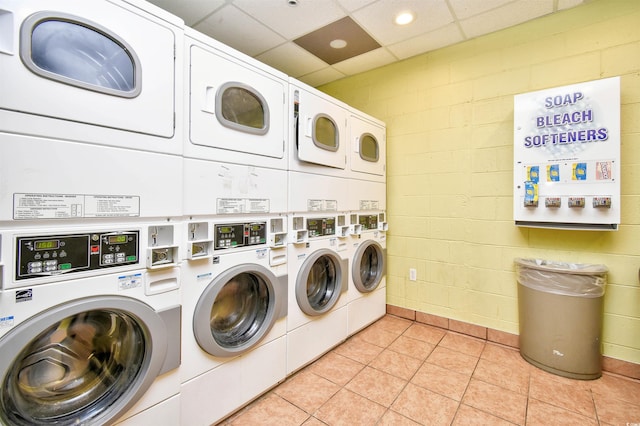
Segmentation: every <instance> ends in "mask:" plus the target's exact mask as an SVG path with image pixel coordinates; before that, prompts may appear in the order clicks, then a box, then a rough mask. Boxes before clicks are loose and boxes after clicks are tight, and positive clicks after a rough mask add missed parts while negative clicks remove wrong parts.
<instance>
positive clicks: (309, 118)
mask: <svg viewBox="0 0 640 426" xmlns="http://www.w3.org/2000/svg"><path fill="white" fill-rule="evenodd" d="M293 96H294V99H295V102H296V104H295V105H294V120H295V121H296V123H295V125H296V129H295V140H294V141H292V143H295V144H296V146H297V150H298V159H299V160H300V161H306V162H308V163H315V164H319V165H322V166H327V167H333V168H336V169H344V168H345V167H346V163H347V158H346V154H347V147H346V145H347V135H346V123H347V111H346V110H345V109H344V108H342V107H341V106H339V105H337V104H334V103H332V102H329V101H328V100H326V99H324V98H322V97H320V96H318V95H316V94H314V93H310V92H308V91H306V90H301V89H298V88H295V89H294V95H293ZM296 110H297V111H296Z"/></svg>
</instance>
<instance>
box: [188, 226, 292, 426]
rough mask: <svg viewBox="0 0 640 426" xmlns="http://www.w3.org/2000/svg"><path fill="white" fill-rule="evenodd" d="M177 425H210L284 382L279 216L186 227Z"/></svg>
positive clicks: (284, 303)
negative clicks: (179, 417)
mask: <svg viewBox="0 0 640 426" xmlns="http://www.w3.org/2000/svg"><path fill="white" fill-rule="evenodd" d="M185 231H186V233H187V247H188V248H187V259H186V260H185V263H184V264H183V266H182V267H183V274H182V275H183V277H184V285H183V287H182V304H183V320H182V333H183V351H182V365H181V367H180V376H181V382H182V385H181V424H185V425H209V424H213V423H215V422H217V421H219V420H221V419H223V418H224V417H226V416H228V415H229V414H231V413H232V412H234V411H235V410H237V409H239V408H240V407H242V406H243V405H245V404H247V403H248V402H249V401H251V400H253V399H254V398H256V397H257V396H259V395H260V394H262V393H263V392H265V391H266V390H268V389H269V388H271V387H273V386H275V385H276V384H278V383H279V382H281V381H282V380H284V378H285V376H286V339H285V335H286V319H285V317H286V314H287V308H288V305H287V287H288V281H287V280H288V277H287V273H288V271H287V248H286V237H287V235H286V216H285V215H282V216H278V215H270V216H250V215H242V216H235V217H232V216H226V217H223V218H221V217H213V218H210V219H208V220H204V219H203V218H199V219H198V220H197V221H192V222H188V223H187V224H186V227H185Z"/></svg>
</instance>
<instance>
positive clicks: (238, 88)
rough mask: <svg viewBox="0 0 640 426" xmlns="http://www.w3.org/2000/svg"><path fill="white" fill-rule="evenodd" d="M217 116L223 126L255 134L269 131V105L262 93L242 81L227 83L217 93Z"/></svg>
mask: <svg viewBox="0 0 640 426" xmlns="http://www.w3.org/2000/svg"><path fill="white" fill-rule="evenodd" d="M216 117H217V118H218V121H220V123H221V124H222V125H223V126H226V127H229V128H231V129H235V130H240V131H242V132H246V133H251V134H255V135H264V134H266V133H267V132H268V131H269V107H268V106H267V101H265V99H264V98H263V97H262V95H261V94H260V93H258V92H257V91H255V90H254V89H252V88H251V87H249V86H247V85H245V84H242V83H227V84H225V85H223V86H222V87H221V88H220V89H219V90H218V94H217V100H216Z"/></svg>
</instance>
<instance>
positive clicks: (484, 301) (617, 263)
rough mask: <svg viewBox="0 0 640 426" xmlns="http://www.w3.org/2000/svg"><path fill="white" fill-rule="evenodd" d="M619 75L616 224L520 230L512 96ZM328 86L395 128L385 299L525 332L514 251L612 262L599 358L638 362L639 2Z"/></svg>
mask: <svg viewBox="0 0 640 426" xmlns="http://www.w3.org/2000/svg"><path fill="white" fill-rule="evenodd" d="M611 76H621V91H622V93H621V99H622V106H621V117H622V147H621V149H622V165H621V167H622V170H621V173H622V183H621V185H622V196H623V197H622V202H623V203H624V204H623V206H622V225H621V226H620V230H619V231H617V232H586V231H556V230H541V229H529V228H518V227H516V226H514V224H513V213H512V208H513V207H512V196H513V195H512V182H513V96H514V95H515V94H518V93H523V92H529V91H533V90H539V89H544V88H548V87H555V86H562V85H567V84H573V83H578V82H584V81H589V80H594V79H599V78H605V77H611ZM320 89H321V90H323V91H325V92H327V93H329V94H331V95H333V96H335V97H337V98H339V99H342V100H344V101H346V102H347V103H349V104H352V105H354V106H355V107H357V108H359V109H362V110H363V111H366V112H368V113H369V114H371V115H373V116H376V117H378V118H380V119H382V120H384V121H385V122H386V123H387V126H388V140H387V144H388V148H387V153H388V154H387V155H388V157H387V164H388V166H387V167H388V168H387V173H388V189H387V199H388V203H387V205H388V221H389V233H388V250H387V255H388V262H389V263H388V266H389V267H388V276H387V292H388V293H387V303H388V304H390V305H394V306H398V307H402V308H407V309H411V310H415V311H418V312H424V313H428V314H433V315H438V316H442V317H446V318H451V319H454V320H458V321H463V322H466V323H471V324H476V325H481V326H483V327H488V328H490V329H495V330H499V331H505V332H508V333H514V334H517V333H518V307H517V285H516V279H515V274H514V267H513V259H514V258H515V257H539V258H545V259H553V260H561V261H568V262H583V263H603V264H605V265H607V266H608V267H609V268H610V271H611V272H610V275H609V285H608V288H607V292H606V296H605V313H604V336H603V353H604V355H606V356H608V357H611V358H615V359H620V360H625V361H630V362H632V363H640V284H639V280H638V270H639V268H640V1H637V0H593V1H590V2H589V3H587V4H585V5H581V6H578V7H576V8H574V9H570V10H568V11H564V12H560V13H557V14H555V15H552V16H548V17H542V18H540V19H537V20H535V21H532V22H528V23H524V24H521V25H519V26H517V27H514V28H509V29H505V30H502V31H500V32H497V33H494V34H491V35H488V36H484V37H480V38H477V39H474V40H471V41H468V42H464V43H461V44H458V45H455V46H452V47H447V48H443V49H440V50H437V51H433V52H430V53H427V54H424V55H421V56H417V57H414V58H410V59H407V60H405V61H403V62H400V63H397V64H393V65H389V66H385V67H382V68H378V69H376V70H373V71H370V72H367V73H363V74H359V75H356V76H353V77H349V78H345V79H342V80H339V81H336V82H334V83H331V84H329V85H326V86H323V87H320ZM409 268H416V269H417V281H410V280H409Z"/></svg>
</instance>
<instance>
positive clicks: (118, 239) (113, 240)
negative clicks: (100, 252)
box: [109, 235, 127, 244]
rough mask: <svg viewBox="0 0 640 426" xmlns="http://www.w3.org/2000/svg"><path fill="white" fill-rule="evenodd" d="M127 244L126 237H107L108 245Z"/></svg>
mask: <svg viewBox="0 0 640 426" xmlns="http://www.w3.org/2000/svg"><path fill="white" fill-rule="evenodd" d="M126 242H127V236H126V235H109V244H122V243H126Z"/></svg>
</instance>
